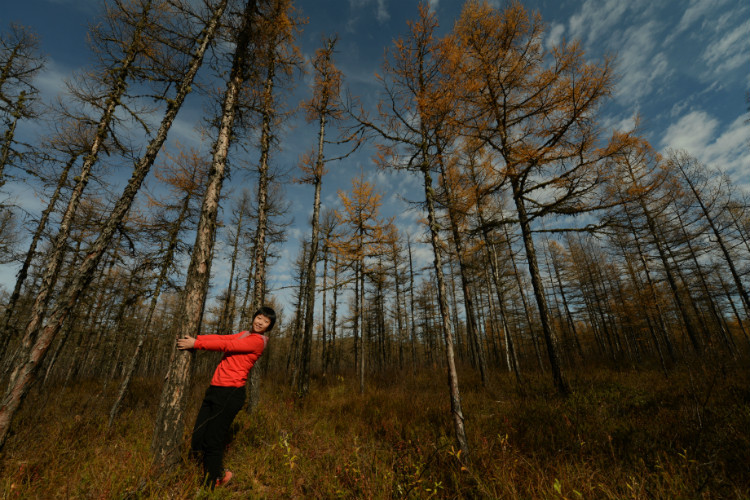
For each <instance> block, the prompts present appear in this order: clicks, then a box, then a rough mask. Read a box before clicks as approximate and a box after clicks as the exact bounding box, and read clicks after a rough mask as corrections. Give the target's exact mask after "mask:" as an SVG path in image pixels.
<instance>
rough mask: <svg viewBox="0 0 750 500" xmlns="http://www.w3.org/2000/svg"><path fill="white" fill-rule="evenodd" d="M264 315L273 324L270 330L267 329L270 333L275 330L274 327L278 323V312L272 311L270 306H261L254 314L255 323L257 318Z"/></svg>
mask: <svg viewBox="0 0 750 500" xmlns="http://www.w3.org/2000/svg"><path fill="white" fill-rule="evenodd" d="M260 315H263V316H265V317H266V318H268V319H270V320H271V323H270V324H269V325H268V328H266V331H267V332H270V331H271V330H272V329H273V325H274V324H275V323H276V311H274V310H273V309H271V308H270V307H268V306H260V308H259V309H258V310H257V311H255V314H253V321H255V317H256V316H260Z"/></svg>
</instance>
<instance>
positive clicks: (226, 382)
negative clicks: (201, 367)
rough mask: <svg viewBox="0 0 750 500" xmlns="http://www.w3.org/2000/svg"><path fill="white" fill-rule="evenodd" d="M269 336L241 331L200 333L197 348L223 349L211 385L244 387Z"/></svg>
mask: <svg viewBox="0 0 750 500" xmlns="http://www.w3.org/2000/svg"><path fill="white" fill-rule="evenodd" d="M266 342H268V338H267V337H266V336H265V335H258V334H257V333H250V332H247V331H245V332H240V333H235V334H233V335H198V337H197V338H196V339H195V346H194V347H195V349H203V350H206V351H222V352H224V353H225V354H224V357H222V358H221V361H220V362H219V366H217V367H216V371H214V376H213V378H212V379H211V385H218V386H221V387H242V386H243V385H245V382H247V376H248V373H250V370H251V369H252V367H253V365H254V364H255V362H256V361H257V360H258V358H259V357H260V355H261V354H262V353H263V349H264V348H265V347H266Z"/></svg>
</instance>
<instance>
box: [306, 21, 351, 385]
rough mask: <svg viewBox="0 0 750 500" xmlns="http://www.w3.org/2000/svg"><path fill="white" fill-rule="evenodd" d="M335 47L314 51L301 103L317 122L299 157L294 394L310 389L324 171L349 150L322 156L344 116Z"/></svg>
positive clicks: (332, 43) (327, 44)
mask: <svg viewBox="0 0 750 500" xmlns="http://www.w3.org/2000/svg"><path fill="white" fill-rule="evenodd" d="M335 48H336V37H335V36H332V37H328V38H327V39H325V40H324V44H323V47H322V48H319V49H318V50H317V51H316V52H315V57H314V58H313V60H312V67H313V72H314V85H313V89H312V93H313V95H312V97H311V98H310V99H309V100H307V101H305V102H304V103H303V104H302V106H303V108H304V109H305V111H306V118H307V121H308V122H317V124H318V136H317V139H318V142H317V145H316V146H315V147H314V148H313V150H312V151H311V152H310V153H308V154H306V155H305V156H304V157H303V158H302V161H301V164H300V169H301V170H302V176H301V177H300V182H303V183H309V184H312V186H313V210H312V217H311V222H310V226H311V235H310V251H309V254H308V261H307V270H306V274H307V276H308V279H307V290H306V293H307V298H306V309H305V318H304V323H303V325H304V327H303V335H302V355H301V357H300V363H301V366H300V376H299V378H298V380H297V382H298V384H297V396H298V397H304V396H305V395H306V394H307V393H308V391H309V390H310V359H311V354H312V332H313V322H314V317H315V288H316V282H317V280H316V269H317V263H318V259H319V257H320V252H319V251H318V246H319V240H320V234H319V233H320V204H321V203H320V191H321V187H322V182H323V176H324V175H325V173H326V165H327V164H328V163H331V162H334V161H339V160H341V159H343V158H345V157H346V156H348V155H349V154H351V152H348V153H344V154H343V155H341V156H334V157H330V158H326V151H325V147H326V145H327V144H329V143H330V142H331V141H330V140H328V139H326V134H327V132H328V128H327V127H328V126H329V125H336V124H337V122H339V121H340V120H342V118H343V117H344V113H343V108H342V104H341V98H340V93H341V84H342V77H341V71H340V70H339V69H338V68H337V67H336V65H335V63H334V61H333V54H334V50H335ZM336 142H337V143H339V144H341V143H347V142H351V138H344V139H343V140H341V141H336Z"/></svg>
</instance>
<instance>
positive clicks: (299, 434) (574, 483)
mask: <svg viewBox="0 0 750 500" xmlns="http://www.w3.org/2000/svg"><path fill="white" fill-rule="evenodd" d="M570 376H571V379H572V381H573V386H574V388H575V390H574V392H573V394H572V395H571V396H570V397H568V398H560V397H558V396H557V395H555V393H554V391H553V390H552V388H551V383H550V381H549V380H548V377H545V376H534V375H527V379H526V384H525V387H524V390H523V394H521V393H520V392H519V391H518V388H517V386H516V384H515V382H514V379H513V378H512V377H511V376H509V375H507V374H506V373H496V374H494V375H493V376H492V377H491V378H492V382H491V383H490V384H489V385H488V387H485V388H482V387H481V384H479V381H478V379H477V378H476V376H475V375H474V374H472V373H469V372H466V373H463V374H462V377H461V389H462V406H463V411H464V416H465V419H466V420H465V423H466V431H467V436H468V439H469V445H470V447H471V452H470V456H462V454H461V453H459V452H458V451H457V450H456V447H455V443H454V440H453V437H452V436H453V431H452V423H451V419H450V415H449V399H448V384H447V379H446V375H445V374H444V373H443V372H435V373H422V374H419V375H417V376H413V375H412V374H411V373H391V374H388V375H383V376H379V377H376V378H374V379H373V380H371V381H370V383H369V385H368V389H367V391H366V392H365V393H364V394H359V392H358V384H357V383H356V381H355V380H354V378H353V377H351V378H345V377H342V376H335V377H330V378H328V379H327V380H320V379H318V380H314V382H313V386H312V390H311V392H310V395H309V396H308V397H307V398H306V399H304V400H303V401H301V402H300V401H295V399H294V397H293V393H292V392H291V391H290V390H289V389H288V388H287V387H286V386H285V384H284V383H283V382H282V381H281V380H282V378H281V377H272V376H270V375H268V376H266V377H265V379H264V382H263V394H262V397H261V402H260V406H259V408H258V409H257V411H256V412H254V413H253V414H252V415H248V414H246V413H244V412H241V413H240V414H239V415H238V417H237V419H236V420H235V426H234V431H235V435H234V438H233V440H232V442H231V444H230V446H229V448H228V450H227V453H226V455H225V465H226V466H227V467H228V468H230V469H231V470H232V471H234V473H235V477H234V479H233V483H232V484H231V485H230V486H229V487H228V488H226V489H221V490H216V491H215V492H213V493H211V492H207V491H201V490H200V488H199V486H198V485H199V474H200V471H199V468H198V467H197V466H196V465H194V464H192V463H190V462H189V461H185V463H184V464H182V465H181V466H180V467H179V468H178V469H177V470H176V471H174V472H173V473H172V474H171V475H168V476H164V475H161V476H157V475H155V474H153V472H152V471H151V469H150V459H151V457H150V453H149V446H150V440H151V432H152V425H153V418H154V414H155V406H156V403H157V400H158V394H159V390H160V388H159V386H158V383H157V382H156V381H146V380H139V381H137V382H136V383H135V384H134V387H133V389H132V391H131V393H130V395H129V396H128V398H127V400H126V401H125V403H124V405H123V406H124V408H123V411H122V414H121V415H120V416H119V418H118V419H117V421H116V423H115V426H114V428H113V429H112V430H111V431H110V432H107V430H106V422H107V417H108V411H109V405H110V404H111V400H112V397H114V389H109V390H108V391H107V392H106V393H104V394H102V391H101V387H99V386H98V385H96V384H95V383H94V382H89V383H85V384H81V385H79V386H76V387H75V388H70V389H65V388H60V389H57V390H54V391H48V392H47V393H45V394H44V395H40V394H34V393H32V394H31V395H30V396H29V399H28V400H27V401H26V402H25V404H24V406H23V409H22V411H21V414H20V415H19V418H17V420H16V423H15V425H14V431H13V434H12V436H10V437H9V440H8V442H7V443H6V446H5V449H4V451H3V455H2V457H0V460H1V461H0V495H2V498H43V499H47V498H103V499H109V498H174V499H181V498H270V499H276V498H368V499H369V498H372V499H385V498H419V499H422V498H467V499H468V498H550V499H553V498H554V499H562V498H568V499H576V498H587V499H588V498H611V499H621V498H633V499H646V498H649V499H650V498H748V497H750V472H748V464H750V383H749V382H750V376H749V374H748V370H747V368H739V367H734V368H731V369H730V368H727V367H717V368H706V367H695V366H693V367H682V368H680V369H677V370H676V371H675V372H674V373H672V374H671V375H670V377H669V378H665V377H664V375H663V374H661V373H660V372H657V371H653V372H652V371H613V370H608V369H604V368H601V369H597V370H588V371H586V372H572V373H570ZM200 385H201V384H197V386H196V388H195V391H194V393H193V396H192V398H191V402H192V403H191V407H190V409H189V415H188V421H189V422H188V425H187V426H186V427H188V428H190V427H191V425H192V421H193V419H194V417H195V413H196V411H197V405H198V403H199V402H200V398H201V396H202V393H203V390H204V389H205V386H202V387H201V386H200ZM110 392H112V394H110ZM188 438H189V436H186V439H185V443H186V446H187V442H188V440H189V439H188ZM185 451H186V450H185Z"/></svg>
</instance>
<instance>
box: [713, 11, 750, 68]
mask: <svg viewBox="0 0 750 500" xmlns="http://www.w3.org/2000/svg"><path fill="white" fill-rule="evenodd" d="M748 53H750V20H748V21H746V22H745V23H743V24H741V25H739V26H737V27H735V28H734V29H733V30H732V31H730V32H728V33H726V34H723V33H722V36H721V37H720V38H718V39H716V40H714V41H712V42H711V44H710V45H709V46H708V47H706V49H705V50H704V51H703V54H702V55H701V59H702V60H703V61H705V62H706V63H707V64H708V65H709V66H711V67H712V68H713V72H714V75H712V76H714V77H715V76H717V74H721V73H725V72H727V71H731V70H734V69H737V68H739V67H741V66H743V65H746V64H747V62H748V61H747V56H748Z"/></svg>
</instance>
